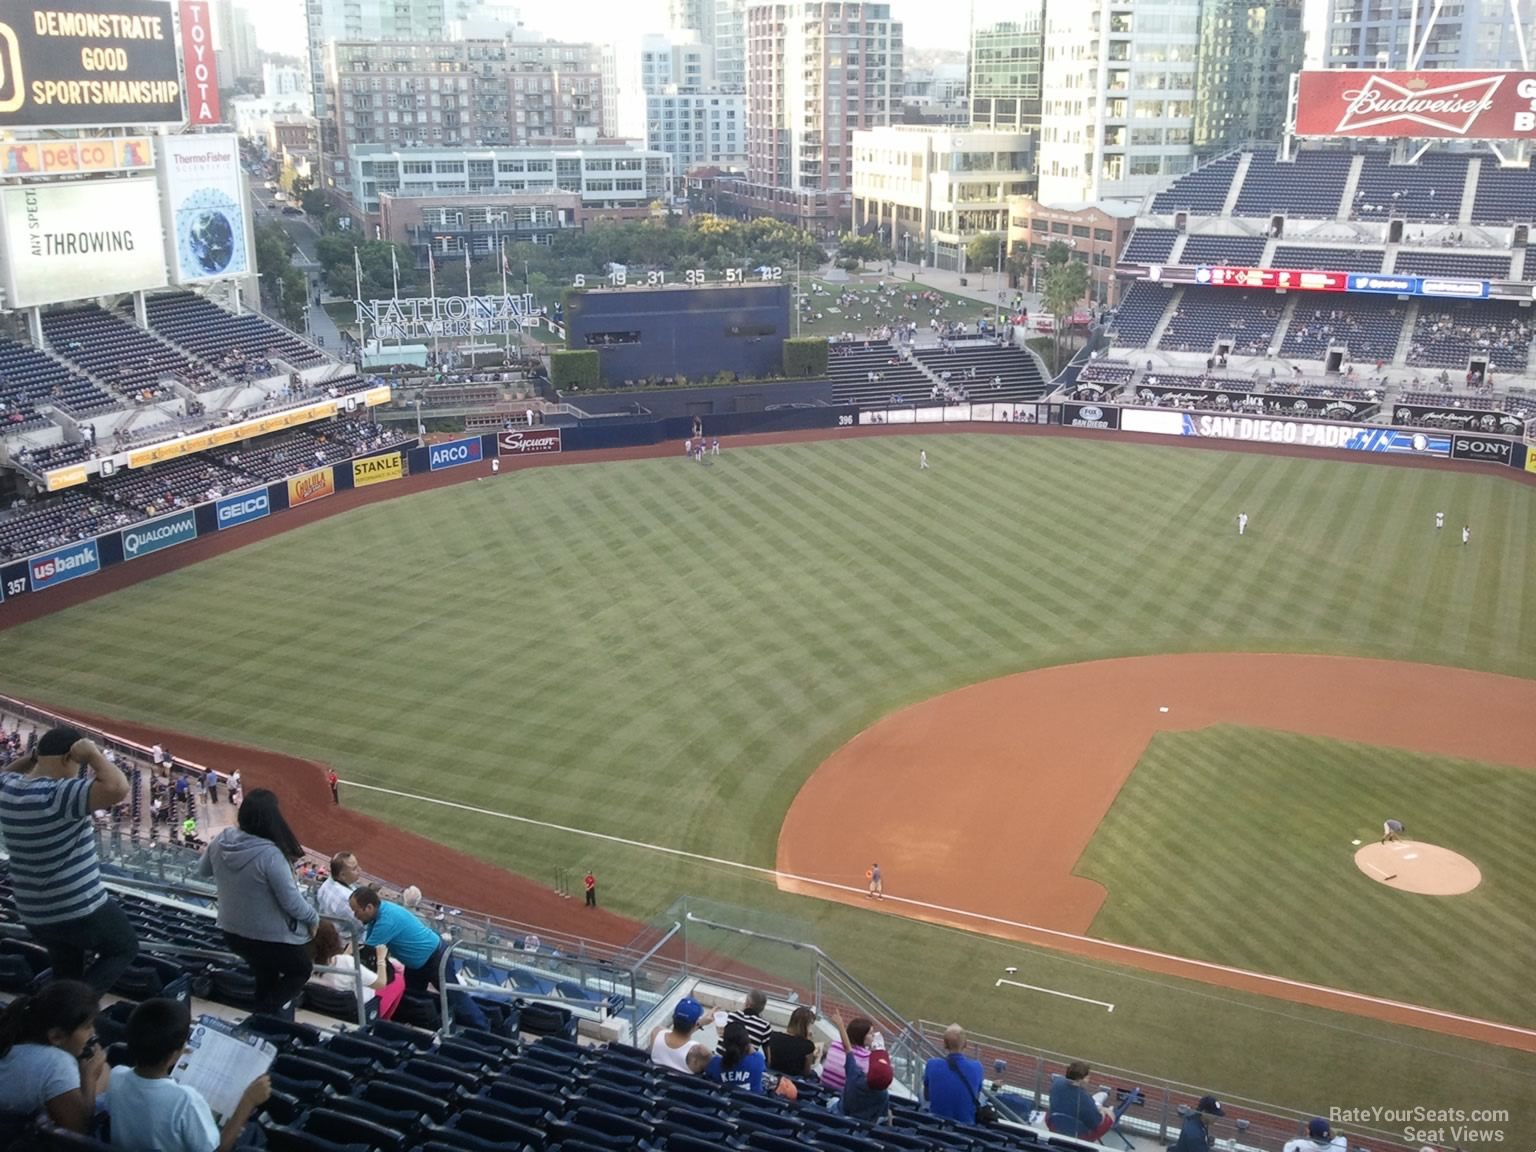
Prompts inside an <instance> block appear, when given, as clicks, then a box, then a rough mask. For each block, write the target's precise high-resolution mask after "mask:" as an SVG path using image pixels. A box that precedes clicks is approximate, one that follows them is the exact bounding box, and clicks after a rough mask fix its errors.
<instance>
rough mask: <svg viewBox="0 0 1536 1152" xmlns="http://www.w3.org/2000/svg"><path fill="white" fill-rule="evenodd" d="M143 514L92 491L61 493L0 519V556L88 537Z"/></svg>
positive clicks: (14, 555) (25, 552) (43, 548)
mask: <svg viewBox="0 0 1536 1152" xmlns="http://www.w3.org/2000/svg"><path fill="white" fill-rule="evenodd" d="M143 518H144V517H143V516H142V515H140V514H136V513H134V512H132V511H131V510H130V509H127V508H124V507H123V506H122V505H120V504H115V503H113V502H112V501H111V500H108V499H106V498H104V497H101V496H98V495H97V494H96V493H94V492H79V491H76V492H65V493H63V494H62V495H59V496H50V497H48V498H46V499H45V500H44V501H42V502H41V503H39V504H36V505H24V506H22V507H20V508H17V509H14V510H13V511H12V513H11V514H10V515H8V516H5V517H3V518H0V557H4V558H5V559H11V558H13V557H17V556H30V555H34V554H35V553H38V552H43V551H46V550H47V549H50V548H60V547H63V546H64V545H65V544H73V543H74V542H75V541H76V540H88V539H90V538H91V537H92V536H96V535H98V534H100V533H102V532H105V531H107V530H108V529H111V528H122V527H125V526H126V525H129V524H133V523H136V522H137V521H139V520H142V519H143Z"/></svg>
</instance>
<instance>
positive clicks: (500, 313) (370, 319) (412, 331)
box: [355, 294, 535, 341]
mask: <svg viewBox="0 0 1536 1152" xmlns="http://www.w3.org/2000/svg"><path fill="white" fill-rule="evenodd" d="M355 303H356V305H357V322H358V324H359V325H365V326H369V327H371V328H372V329H373V336H374V338H375V339H377V340H410V341H418V340H436V339H439V338H450V337H455V336H505V335H507V334H508V333H509V332H517V331H520V330H521V329H522V327H523V325H524V324H532V323H533V322H534V320H535V316H534V304H533V297H532V296H531V295H528V294H524V295H522V296H439V297H437V298H436V299H434V298H433V297H431V296H417V297H411V298H409V299H404V300H374V301H372V302H369V301H364V300H358V301H355ZM364 331H365V332H366V331H367V327H365V328H364Z"/></svg>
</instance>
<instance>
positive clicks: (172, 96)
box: [0, 0, 185, 128]
mask: <svg viewBox="0 0 1536 1152" xmlns="http://www.w3.org/2000/svg"><path fill="white" fill-rule="evenodd" d="M177 64H178V60H177V57H176V25H175V22H174V21H173V19H172V17H171V6H170V4H169V3H164V2H161V0H37V2H36V3H35V4H21V3H6V4H5V5H3V6H0V128H68V127H75V126H89V127H91V128H122V127H126V126H129V125H136V124H144V125H149V124H180V123H181V122H182V120H183V119H184V118H185V114H184V112H183V110H182V88H181V72H180V70H179V68H178V67H177Z"/></svg>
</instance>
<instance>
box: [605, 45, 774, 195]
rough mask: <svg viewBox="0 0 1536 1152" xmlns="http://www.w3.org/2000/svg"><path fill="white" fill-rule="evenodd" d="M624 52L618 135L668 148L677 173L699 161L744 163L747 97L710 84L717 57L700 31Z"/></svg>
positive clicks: (665, 150)
mask: <svg viewBox="0 0 1536 1152" xmlns="http://www.w3.org/2000/svg"><path fill="white" fill-rule="evenodd" d="M620 51H625V55H624V57H623V59H621V61H620V63H619V69H618V71H619V82H618V104H619V109H620V112H619V117H618V134H619V135H621V136H630V137H638V138H643V139H644V140H645V142H646V146H647V147H649V148H653V149H659V150H660V151H663V152H666V153H667V154H668V155H670V156H671V157H672V170H673V171H674V172H677V173H679V174H683V173H686V172H687V171H688V169H689V168H692V167H695V166H697V165H700V164H713V165H724V166H739V165H741V164H742V163H744V162H745V160H746V153H747V110H746V96H745V95H743V94H742V93H741V92H739V91H725V90H723V89H722V88H720V87H719V86H718V85H715V84H712V83H710V82H709V77H710V76H711V75H712V74H713V72H714V69H713V66H712V65H713V58H712V54H711V52H710V50H709V48H708V47H707V46H706V45H704V44H702V43H701V42H700V40H699V34H698V32H697V31H696V30H694V29H691V28H690V29H688V30H687V31H684V32H674V33H671V34H670V35H667V36H654V35H653V36H647V37H645V38H644V39H642V40H641V41H640V43H639V45H638V46H636V47H633V48H630V49H628V50H627V51H626V50H624V49H621V50H620Z"/></svg>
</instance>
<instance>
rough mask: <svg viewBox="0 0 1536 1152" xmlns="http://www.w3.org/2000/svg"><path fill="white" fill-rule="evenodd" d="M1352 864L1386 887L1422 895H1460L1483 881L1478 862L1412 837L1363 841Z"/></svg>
mask: <svg viewBox="0 0 1536 1152" xmlns="http://www.w3.org/2000/svg"><path fill="white" fill-rule="evenodd" d="M1355 866H1356V867H1357V868H1359V869H1360V871H1362V872H1364V873H1365V874H1366V875H1367V876H1369V877H1370V878H1371V879H1372V880H1375V881H1377V882H1378V883H1381V884H1385V885H1386V886H1387V887H1388V888H1396V889H1397V890H1398V891H1399V892H1418V893H1420V894H1421V895H1424V896H1459V895H1461V894H1462V893H1463V892H1470V891H1472V889H1474V888H1476V887H1477V886H1478V885H1479V884H1481V883H1482V882H1483V874H1482V873H1481V872H1480V871H1478V868H1477V865H1476V864H1474V863H1472V861H1470V860H1468V859H1467V858H1466V857H1465V856H1462V855H1461V854H1459V853H1457V852H1452V851H1451V850H1450V849H1449V848H1441V847H1439V846H1438V845H1435V844H1420V843H1418V842H1416V841H1412V840H1393V841H1391V842H1389V843H1386V844H1365V845H1363V846H1361V847H1360V848H1359V849H1357V850H1356V852H1355Z"/></svg>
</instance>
